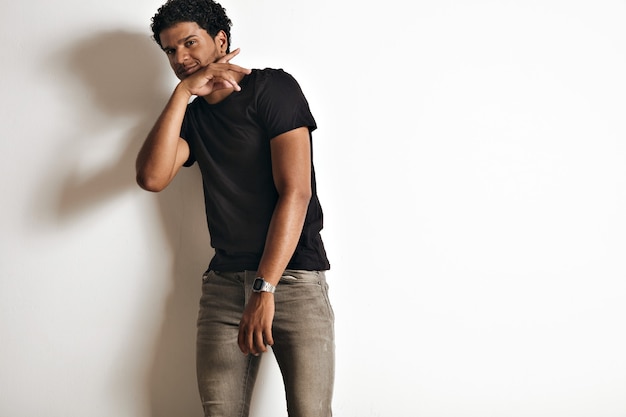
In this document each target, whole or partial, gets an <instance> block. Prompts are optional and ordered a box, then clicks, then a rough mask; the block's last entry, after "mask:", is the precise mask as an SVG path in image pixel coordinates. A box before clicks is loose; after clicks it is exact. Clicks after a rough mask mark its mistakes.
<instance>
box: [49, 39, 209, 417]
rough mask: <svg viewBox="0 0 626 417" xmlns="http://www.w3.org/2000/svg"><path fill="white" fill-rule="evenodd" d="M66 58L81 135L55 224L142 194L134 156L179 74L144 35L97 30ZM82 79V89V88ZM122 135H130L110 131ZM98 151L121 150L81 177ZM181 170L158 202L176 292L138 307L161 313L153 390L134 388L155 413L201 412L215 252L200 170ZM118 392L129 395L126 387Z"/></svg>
mask: <svg viewBox="0 0 626 417" xmlns="http://www.w3.org/2000/svg"><path fill="white" fill-rule="evenodd" d="M64 56H65V57H66V60H64V61H63V63H62V64H61V65H62V66H63V68H61V69H60V73H59V75H60V79H61V82H62V83H65V84H67V85H69V86H71V87H73V88H69V89H68V90H71V91H70V92H65V94H66V98H65V99H66V100H72V104H71V106H72V107H73V108H72V111H73V112H74V113H75V114H74V119H73V121H72V124H74V125H75V126H73V127H72V129H73V130H74V131H75V132H77V133H75V134H72V135H70V136H72V137H71V138H70V139H71V142H70V143H69V148H72V149H69V150H68V153H69V155H70V156H68V153H66V152H65V150H63V151H60V152H59V153H60V154H61V155H59V156H61V157H63V158H65V159H66V160H67V162H68V166H69V168H68V171H67V175H66V177H65V178H64V179H63V183H62V184H61V190H60V191H59V193H58V195H54V196H53V197H54V198H55V199H56V200H57V201H58V204H57V207H56V209H57V212H56V213H55V218H56V220H57V221H70V220H71V219H73V218H76V216H80V215H83V214H85V213H86V212H88V211H90V210H94V209H97V208H98V207H99V206H102V205H103V204H105V203H107V202H108V201H110V200H112V199H114V198H116V197H117V196H119V195H120V194H122V193H126V192H129V191H133V190H135V191H136V190H137V185H136V183H135V169H134V163H135V157H136V155H137V152H138V150H139V148H140V146H141V143H142V142H143V139H144V138H145V135H146V133H147V132H148V131H149V129H150V128H151V127H152V125H153V123H154V121H155V120H156V116H157V115H158V113H159V112H160V110H161V109H162V108H163V106H164V105H165V102H166V101H167V98H168V97H169V94H170V91H171V89H170V88H171V86H170V82H172V80H173V75H172V74H171V73H170V70H169V67H168V65H167V62H166V60H165V58H164V56H163V54H162V53H161V52H160V50H159V48H158V47H157V46H156V45H155V44H154V42H153V41H152V40H151V39H150V36H149V35H148V34H147V33H131V32H123V31H116V32H105V33H100V34H98V35H96V36H94V37H92V38H90V39H86V40H82V41H81V42H80V43H78V44H76V45H74V46H73V47H72V48H70V49H69V50H68V51H66V52H65V55H64ZM56 59H58V55H57V56H56ZM57 65H58V64H57ZM68 77H69V78H68ZM76 83H78V84H80V85H79V86H78V87H76V85H75V84H76ZM62 85H63V84H62ZM60 88H63V87H62V86H61V87H60ZM72 95H74V96H72ZM74 103H76V104H74ZM81 103H86V104H85V105H81ZM125 127H127V130H124V128H125ZM120 131H122V132H124V131H125V132H126V134H124V133H122V136H123V137H119V138H115V137H112V136H111V135H112V134H113V135H114V134H116V133H119V132H120ZM108 142H111V143H110V144H109V143H108ZM94 147H96V148H97V147H102V148H103V149H108V151H109V152H110V149H111V148H113V149H115V148H116V147H117V149H120V151H119V154H118V157H117V158H113V159H114V160H112V161H110V162H109V163H108V164H105V165H104V166H102V168H101V169H99V170H97V171H96V172H94V171H93V170H92V171H89V174H84V172H83V173H81V171H80V170H79V169H78V167H79V164H80V163H82V164H83V165H84V164H85V162H84V161H83V159H84V154H87V153H88V152H91V153H93V148H94ZM113 154H114V153H113ZM183 171H185V172H182V173H181V174H179V176H178V177H177V178H176V180H175V181H174V182H173V183H172V184H171V185H170V187H168V189H167V190H165V191H163V192H162V193H159V194H158V195H156V198H155V201H157V202H158V206H159V207H158V209H159V211H160V214H161V217H162V221H163V230H164V233H165V236H166V238H167V240H168V242H167V243H168V244H169V247H170V248H171V250H172V251H171V253H172V257H173V259H174V261H173V270H172V272H171V276H170V277H166V279H168V280H169V281H170V288H171V292H170V293H169V297H168V299H167V305H166V306H164V307H162V306H159V305H154V306H153V307H152V306H150V304H148V305H149V306H150V307H151V310H152V311H144V312H140V314H142V318H143V317H148V318H149V317H153V316H154V315H155V314H156V315H158V314H159V313H160V312H161V311H163V310H164V314H163V317H164V319H163V323H162V324H161V330H160V334H159V335H158V337H157V340H156V346H155V347H153V348H152V350H151V351H149V352H146V354H150V353H151V352H154V357H153V359H152V362H151V368H150V369H149V374H148V375H145V378H146V386H145V387H141V388H140V389H138V390H137V391H141V390H143V389H145V390H146V391H147V396H148V398H147V401H148V402H149V408H150V416H151V417H165V416H167V417H170V416H182V415H185V416H190V417H193V416H194V415H196V416H200V415H202V410H201V405H200V401H199V396H198V394H197V388H196V380H195V319H196V315H197V301H198V298H199V295H200V292H199V291H200V273H201V272H202V268H203V267H204V266H206V264H207V263H208V259H209V258H210V256H211V255H212V253H211V252H209V251H210V250H211V249H210V247H209V242H208V236H207V234H208V233H207V231H206V220H205V219H204V211H203V202H202V188H201V180H200V176H199V173H198V172H197V170H196V169H193V170H183ZM45 181H47V183H46V184H44V185H43V186H44V188H46V189H47V190H48V191H47V192H48V193H50V184H51V182H50V179H46V180H45ZM48 210H50V209H48ZM198 222H200V223H198ZM136 345H137V342H136V341H132V340H131V341H128V342H127V343H126V344H125V346H131V347H129V348H128V351H130V352H133V351H136V349H137V348H136ZM136 355H137V353H136V352H135V353H129V354H127V355H125V356H123V357H120V358H119V361H118V362H120V363H119V364H116V365H115V368H116V369H120V372H119V375H116V376H115V378H119V380H121V381H123V380H124V378H127V377H128V376H129V375H128V374H129V371H128V368H129V367H130V368H131V369H136V365H134V364H133V363H132V362H133V361H136V359H137V358H136ZM124 369H126V370H125V371H124ZM141 372H145V370H142V371H141ZM142 378H143V377H142ZM124 385H125V384H120V386H124ZM126 386H127V384H126ZM114 390H115V387H114ZM116 391H119V388H118V389H117V390H115V391H114V392H116ZM119 395H120V397H121V398H126V397H127V396H128V393H123V392H120V393H119ZM134 401H135V402H141V401H142V399H138V398H136V399H134Z"/></svg>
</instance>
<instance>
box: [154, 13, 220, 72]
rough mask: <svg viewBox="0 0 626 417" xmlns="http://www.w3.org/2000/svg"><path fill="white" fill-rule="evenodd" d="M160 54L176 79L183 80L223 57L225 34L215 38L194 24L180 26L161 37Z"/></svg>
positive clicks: (167, 31)
mask: <svg viewBox="0 0 626 417" xmlns="http://www.w3.org/2000/svg"><path fill="white" fill-rule="evenodd" d="M160 38H161V45H162V48H163V51H164V52H165V54H166V55H167V58H168V59H169V61H170V66H171V67H172V69H173V70H174V73H175V74H176V76H177V77H178V78H179V79H180V80H183V79H185V78H187V77H189V76H190V75H191V74H193V73H194V72H196V71H198V70H199V69H201V68H204V67H206V66H207V65H209V64H211V63H213V62H215V61H217V60H219V59H220V58H221V57H223V56H224V55H226V49H227V47H228V44H227V38H226V34H225V33H224V32H223V31H220V32H219V33H218V34H217V35H216V36H215V38H211V36H210V35H209V33H208V32H207V31H206V30H204V29H202V28H201V27H200V26H198V24H197V23H195V22H181V23H177V24H175V25H174V26H172V27H170V28H167V29H165V30H163V31H162V32H161V34H160Z"/></svg>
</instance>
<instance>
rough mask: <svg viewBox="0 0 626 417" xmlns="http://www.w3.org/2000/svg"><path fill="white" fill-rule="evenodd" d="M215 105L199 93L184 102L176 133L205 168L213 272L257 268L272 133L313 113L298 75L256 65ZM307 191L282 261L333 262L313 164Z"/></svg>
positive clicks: (269, 195) (270, 196) (270, 203)
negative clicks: (297, 229)
mask: <svg viewBox="0 0 626 417" xmlns="http://www.w3.org/2000/svg"><path fill="white" fill-rule="evenodd" d="M239 85H240V86H241V91H238V92H237V91H235V92H233V93H231V94H230V95H229V96H228V97H226V98H225V99H224V100H222V101H221V102H219V103H217V104H209V103H207V102H206V100H204V99H202V98H200V97H197V98H196V99H195V100H194V101H193V102H192V103H190V104H189V106H188V107H187V112H186V114H185V119H184V121H183V126H182V129H181V137H182V138H183V139H185V140H186V141H187V142H188V143H189V149H190V152H191V155H190V157H189V160H188V161H187V162H186V163H185V166H191V165H192V164H193V163H194V162H196V161H197V162H198V165H199V167H200V171H201V172H202V179H203V188H204V200H205V208H206V216H207V223H208V226H209V233H210V235H211V245H212V246H213V247H214V248H215V256H214V257H213V259H212V260H211V263H210V265H209V267H210V268H211V269H213V270H217V271H243V270H256V269H257V268H258V264H259V261H260V259H261V255H262V253H263V248H264V246H265V238H266V235H267V230H268V227H269V223H270V220H271V217H272V213H273V212H274V207H275V205H276V201H277V199H278V193H277V191H276V187H275V185H274V180H273V177H272V161H271V153H270V141H271V139H272V138H274V137H276V136H278V135H280V134H282V133H285V132H288V131H290V130H293V129H296V128H298V127H303V126H306V127H308V128H309V137H310V136H311V133H310V132H312V131H313V130H315V129H316V124H315V120H314V119H313V116H312V114H311V111H310V109H309V105H308V103H307V101H306V98H305V97H304V95H303V94H302V91H301V89H300V86H299V85H298V83H297V82H296V80H295V79H294V78H293V77H292V76H291V75H289V74H287V73H286V72H284V71H283V70H280V69H264V70H253V71H252V73H251V74H249V75H247V76H245V77H244V78H243V80H242V81H241V82H240V83H239ZM311 187H312V197H311V201H310V202H309V207H308V210H307V215H306V219H305V223H304V227H303V230H302V234H301V236H300V240H299V242H298V246H297V248H296V250H295V253H294V255H293V257H292V258H291V261H290V262H289V264H288V266H287V268H289V269H305V270H326V269H329V268H330V265H329V263H328V259H327V257H326V252H325V250H324V245H323V243H322V239H321V236H320V231H321V230H322V226H323V214H322V208H321V206H320V203H319V200H318V197H317V191H316V183H315V172H314V169H313V164H312V163H311Z"/></svg>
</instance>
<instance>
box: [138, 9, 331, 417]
mask: <svg viewBox="0 0 626 417" xmlns="http://www.w3.org/2000/svg"><path fill="white" fill-rule="evenodd" d="M230 26H231V21H230V19H229V18H228V17H227V15H226V13H225V10H224V9H223V8H222V6H220V5H219V4H217V3H215V2H213V1H211V0H169V1H168V2H167V3H165V4H164V5H163V6H162V7H161V8H159V10H158V12H157V13H156V15H155V16H154V17H153V19H152V31H153V34H154V39H155V41H156V42H157V43H158V44H159V46H160V47H161V48H162V49H163V51H164V52H165V54H166V55H167V57H168V59H169V63H170V65H171V67H172V69H173V70H174V73H175V74H176V76H177V77H178V78H179V79H180V83H179V84H178V85H177V86H176V88H175V89H174V92H173V93H172V96H171V98H170V99H169V101H168V103H167V105H166V106H165V109H164V110H163V112H162V114H161V115H160V117H159V118H158V119H157V121H156V123H155V125H154V127H153V128H152V130H151V131H150V133H149V134H148V136H147V138H146V140H145V143H144V145H143V147H142V149H141V150H140V152H139V155H138V157H137V182H138V184H139V185H140V186H141V187H142V188H144V189H146V190H149V191H161V190H162V189H164V188H165V187H166V186H167V185H168V184H169V183H170V182H171V181H172V179H173V178H174V176H175V175H176V173H177V172H178V171H179V169H180V168H181V167H183V166H191V165H192V164H194V163H195V162H197V163H198V166H199V168H200V170H201V173H202V178H203V188H204V196H205V208H206V216H207V221H208V226H209V232H210V235H211V245H212V246H213V247H214V249H215V255H214V256H213V258H212V259H211V260H210V263H209V268H208V270H207V272H206V273H205V274H204V275H203V280H202V281H203V284H202V297H201V300H200V312H199V315H198V339H197V372H198V386H199V390H200V396H201V400H202V404H203V407H204V412H205V415H206V416H226V417H232V416H247V415H248V411H249V406H250V399H251V396H252V388H253V385H254V382H255V379H256V374H257V370H258V366H259V361H260V358H261V354H262V353H263V352H266V351H267V346H272V349H273V351H274V354H275V356H276V359H277V361H278V364H279V367H280V369H281V372H282V375H283V380H284V383H285V392H286V398H287V410H288V413H289V415H290V416H292V417H295V416H297V417H304V416H316V417H321V416H330V415H331V414H332V412H331V399H332V390H333V378H334V335H333V320H334V316H333V311H332V308H331V305H330V303H329V300H328V287H327V284H326V281H325V275H324V273H325V272H324V271H326V270H327V269H329V267H330V265H329V263H328V259H327V257H326V253H325V250H324V246H323V243H322V239H321V237H320V230H321V229H322V223H323V216H322V210H321V206H320V204H319V201H318V198H317V193H316V183H315V172H314V169H313V162H312V150H311V146H312V145H311V132H312V131H313V130H314V129H315V128H316V124H315V120H314V119H313V116H312V115H311V112H310V110H309V106H308V103H307V101H306V99H305V97H304V95H303V94H302V92H301V90H300V87H299V86H298V84H297V82H296V81H295V80H294V79H293V78H292V77H291V76H290V75H289V74H287V73H286V72H284V71H282V70H275V69H264V70H256V69H255V70H250V69H246V68H242V67H240V66H237V65H235V64H232V63H230V61H231V59H233V58H234V57H235V56H236V55H237V54H238V53H239V50H238V49H237V50H234V51H233V52H230ZM194 96H196V97H195V98H194V100H193V101H192V102H191V103H189V102H190V100H191V98H192V97H194ZM242 353H243V354H242Z"/></svg>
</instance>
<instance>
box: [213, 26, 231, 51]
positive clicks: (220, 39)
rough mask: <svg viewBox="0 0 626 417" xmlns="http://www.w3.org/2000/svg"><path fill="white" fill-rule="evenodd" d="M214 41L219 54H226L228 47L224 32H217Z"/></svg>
mask: <svg viewBox="0 0 626 417" xmlns="http://www.w3.org/2000/svg"><path fill="white" fill-rule="evenodd" d="M214 39H215V45H216V46H217V48H218V49H219V50H220V52H223V53H227V51H228V47H229V45H228V36H227V35H226V32H224V31H223V30H220V31H219V32H217V35H215V38H214Z"/></svg>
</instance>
